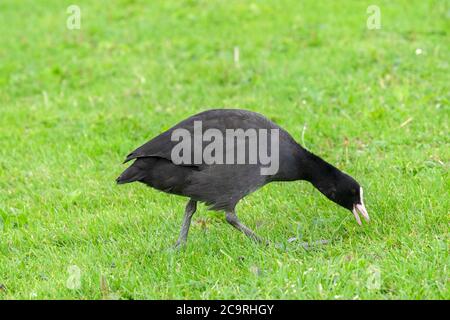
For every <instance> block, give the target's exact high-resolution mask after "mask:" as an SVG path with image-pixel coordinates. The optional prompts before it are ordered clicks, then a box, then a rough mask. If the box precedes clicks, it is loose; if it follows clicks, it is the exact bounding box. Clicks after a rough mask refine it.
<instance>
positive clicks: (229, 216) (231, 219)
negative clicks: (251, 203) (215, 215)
mask: <svg viewBox="0 0 450 320" xmlns="http://www.w3.org/2000/svg"><path fill="white" fill-rule="evenodd" d="M226 220H227V222H228V223H229V224H231V225H232V226H233V227H235V228H236V229H238V230H239V231H242V232H243V233H244V234H245V235H246V236H247V237H249V238H250V239H252V240H255V241H257V242H260V243H263V242H264V241H263V240H262V239H261V238H260V237H258V236H257V235H256V234H255V233H254V232H253V231H252V230H250V229H249V228H247V227H246V226H245V225H243V224H242V223H241V222H240V221H239V219H238V217H237V216H236V213H235V212H234V211H229V212H227V213H226Z"/></svg>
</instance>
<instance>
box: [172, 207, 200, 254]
mask: <svg viewBox="0 0 450 320" xmlns="http://www.w3.org/2000/svg"><path fill="white" fill-rule="evenodd" d="M195 210H197V201H194V200H192V199H191V200H189V202H188V203H187V205H186V209H185V210H184V218H183V225H182V226H181V231H180V235H179V237H178V241H177V243H176V244H175V247H176V248H179V247H181V246H184V245H185V244H186V241H187V236H188V232H189V227H190V226H191V219H192V216H193V215H194V213H195Z"/></svg>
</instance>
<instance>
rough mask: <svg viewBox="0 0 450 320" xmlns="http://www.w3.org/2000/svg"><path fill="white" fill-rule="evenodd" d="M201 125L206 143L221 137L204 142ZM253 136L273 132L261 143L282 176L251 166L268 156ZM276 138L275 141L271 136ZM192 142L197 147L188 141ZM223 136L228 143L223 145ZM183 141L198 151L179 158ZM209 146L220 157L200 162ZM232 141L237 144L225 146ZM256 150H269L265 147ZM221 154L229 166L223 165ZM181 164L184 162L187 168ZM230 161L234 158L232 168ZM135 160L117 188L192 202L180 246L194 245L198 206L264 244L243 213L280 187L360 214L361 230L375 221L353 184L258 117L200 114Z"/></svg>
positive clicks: (260, 164)
mask: <svg viewBox="0 0 450 320" xmlns="http://www.w3.org/2000/svg"><path fill="white" fill-rule="evenodd" d="M199 125H201V130H202V131H201V134H202V133H205V136H206V132H208V129H215V131H214V130H213V131H211V132H213V133H214V134H213V135H212V136H214V139H212V137H211V134H210V136H209V137H206V138H205V136H203V137H200V136H199V132H198V131H196V130H198V127H199ZM239 129H241V131H240V132H239ZM230 130H231V132H232V133H233V132H234V133H236V132H238V134H236V135H235V136H233V139H235V140H227V139H226V136H227V133H229V132H230ZM251 131H253V132H257V133H259V132H264V131H266V133H267V134H266V135H265V136H264V135H260V136H258V137H257V139H256V140H257V141H258V142H259V143H262V142H264V141H265V142H266V145H268V147H267V150H266V151H267V153H266V156H267V155H268V154H269V153H270V155H271V156H273V157H272V158H271V159H272V160H274V161H273V162H275V160H277V157H276V152H278V168H277V167H276V165H275V166H274V167H275V169H277V170H276V171H274V172H270V173H267V172H266V173H264V174H263V171H262V170H263V168H266V169H267V167H268V163H267V161H265V163H264V164H263V161H262V158H261V159H260V160H259V161H256V163H255V161H254V158H253V162H252V161H251V158H252V156H255V154H256V153H257V155H261V150H258V151H255V149H254V148H253V149H252V147H255V146H254V145H252V143H254V142H255V141H256V140H252V138H254V135H253V136H252V134H251ZM277 132H278V140H277V141H271V142H275V143H269V142H268V140H269V138H271V137H272V136H273V137H275V133H277ZM269 133H273V135H270V136H269ZM189 135H190V140H189V139H187V138H188V137H187V136H189ZM220 135H222V136H223V137H225V138H223V139H222V138H220V137H219V136H220ZM181 136H183V137H184V138H186V139H187V140H186V141H185V142H186V144H185V146H188V145H189V146H190V147H191V148H186V149H184V150H183V152H179V153H178V154H177V153H176V152H175V153H174V150H175V149H177V146H178V149H180V143H181V140H182V139H181V138H180V137H181ZM268 137H269V138H268ZM220 140H222V141H220ZM208 141H211V142H212V141H214V142H217V143H218V144H216V145H215V146H216V147H217V148H216V150H215V151H214V152H211V153H210V154H211V155H212V156H215V157H216V158H214V161H211V159H209V160H208V159H207V158H206V157H204V158H202V155H203V156H204V155H205V154H206V153H204V154H202V153H200V157H199V156H198V154H199V152H202V151H203V150H206V148H207V145H208ZM224 141H226V142H229V141H230V142H231V141H233V142H236V143H234V145H233V144H232V143H229V144H228V143H226V145H225V143H224ZM220 142H222V144H220ZM239 143H241V144H239ZM243 146H244V147H245V148H244V149H242V147H243ZM256 146H257V147H261V145H259V144H257V145H256ZM239 147H241V149H239ZM277 148H278V150H277ZM178 149H177V150H178ZM242 150H244V152H245V151H246V150H247V151H248V152H246V153H245V156H244V158H242V157H241V159H240V162H239V161H238V160H237V159H239V156H240V155H239V152H240V151H241V152H242ZM178 151H180V150H178ZM210 151H211V148H210ZM221 151H222V152H223V158H220V156H221V155H220V153H221ZM258 152H259V153H258ZM186 153H187V154H186ZM175 156H177V157H178V158H175ZM179 156H181V157H183V159H184V160H180V159H179ZM227 156H230V157H229V158H227V159H226V160H225V158H226V157H227ZM196 157H197V158H196ZM199 158H200V159H199ZM266 158H267V157H266ZM130 160H135V161H134V163H133V164H132V165H131V166H130V167H129V168H128V169H126V170H125V171H124V172H123V173H122V174H121V175H120V176H119V177H118V178H117V183H119V184H123V183H129V182H134V181H139V182H142V183H144V184H146V185H148V186H151V187H153V188H155V189H158V190H161V191H164V192H166V193H172V194H176V195H182V196H185V197H188V198H190V200H189V201H188V203H187V205H186V210H185V214H184V220H183V224H182V227H181V232H180V235H179V238H178V241H177V246H180V245H183V244H185V243H186V240H187V235H188V231H189V226H190V223H191V218H192V216H193V214H194V213H195V211H196V208H197V202H198V201H200V202H203V203H205V204H207V205H208V206H209V207H210V209H212V210H223V211H225V213H226V221H227V222H228V223H230V224H231V225H232V226H233V227H235V228H237V229H238V230H240V231H242V232H243V233H245V235H247V236H248V237H250V238H252V239H254V240H257V241H261V239H260V238H259V237H258V236H257V235H256V234H255V233H253V231H252V230H250V229H249V228H247V227H246V226H245V225H243V224H242V223H241V222H240V221H239V219H238V218H237V216H236V212H235V207H236V204H237V203H238V202H239V200H241V199H242V198H244V197H245V196H246V195H248V194H250V193H252V192H253V191H256V190H257V189H259V188H261V187H262V186H264V185H265V184H267V183H269V182H272V181H294V180H306V181H309V182H310V183H312V184H313V185H314V187H316V188H317V189H318V190H319V191H320V192H321V193H323V194H324V195H325V196H326V197H327V198H328V199H330V200H331V201H333V202H335V203H337V204H339V205H340V206H342V207H344V208H346V209H348V210H350V211H352V212H353V214H354V216H355V218H356V221H357V222H358V224H360V225H361V219H360V217H359V215H358V212H359V213H360V214H362V216H363V217H364V218H365V219H366V220H367V221H369V215H368V213H367V210H366V208H365V206H364V202H363V189H362V188H361V187H360V185H359V184H358V183H357V182H356V181H355V180H354V179H353V178H352V177H350V176H349V175H347V174H345V173H343V172H342V171H340V170H338V169H337V168H335V167H334V166H332V165H331V164H329V163H327V162H326V161H324V160H322V159H321V158H319V157H318V156H316V155H314V154H312V153H311V152H309V151H308V150H306V149H304V148H303V147H302V146H301V145H300V144H298V143H297V142H295V140H294V139H293V138H292V137H291V135H290V134H289V133H288V132H286V131H285V130H284V129H282V128H281V127H279V126H278V125H276V124H275V123H273V122H272V121H270V120H269V119H267V118H265V117H264V116H263V115H261V114H259V113H256V112H252V111H246V110H237V109H216V110H208V111H205V112H202V113H199V114H196V115H194V116H192V117H189V118H188V119H186V120H184V121H182V122H180V123H178V124H177V125H175V126H174V127H172V128H171V129H169V130H167V131H165V132H163V133H161V134H160V135H159V136H157V137H155V138H154V139H152V140H150V141H149V142H147V143H145V144H144V145H142V146H141V147H139V148H137V149H136V150H134V151H133V152H131V153H130V154H129V155H128V156H127V158H126V159H125V162H124V163H126V162H128V161H130ZM228 160H230V161H228ZM265 160H267V159H265Z"/></svg>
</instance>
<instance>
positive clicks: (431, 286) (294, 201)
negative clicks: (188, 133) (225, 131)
mask: <svg viewBox="0 0 450 320" xmlns="http://www.w3.org/2000/svg"><path fill="white" fill-rule="evenodd" d="M71 4H76V5H78V6H79V7H80V9H81V29H80V30H69V29H67V27H66V20H67V18H68V17H69V14H68V13H67V12H66V10H67V7H68V6H69V5H71ZM369 5H377V6H379V8H380V10H381V29H379V30H368V28H367V26H366V21H367V18H368V16H369V15H368V14H367V12H366V10H367V7H368V6H369ZM449 30H450V2H449V1H447V0H443V1H441V0H435V1H421V0H416V1H406V0H404V1H380V0H377V1H376V3H374V2H373V1H371V2H367V1H331V0H329V1H327V0H306V1H298V0H281V1H236V0H232V1H206V0H204V1H201V0H198V1H197V0H190V1H138V0H135V1H132V0H122V1H120V0H117V1H95V2H94V1H78V0H77V1H76V3H73V2H67V1H56V0H55V1H43V0H39V1H31V0H30V1H25V0H20V1H15V0H6V1H1V2H0V299H15V298H19V299H28V298H32V299H44V298H53V299H61V298H69V299H101V298H104V299H108V298H120V299H167V298H197V299H221V298H228V299H233V298H245V299H254V298H274V299H305V298H306V299H312V298H319V299H358V298H359V299H367V298H375V299H383V298H388V299H389V298H407V299H419V298H438V299H449V298H450V292H449V288H448V284H449V274H448V268H449V263H450V259H449V255H448V248H449V241H448V240H449V239H448V224H449V190H450V183H449V175H448V168H449V159H450V154H449V145H450V144H449V142H450V141H449V140H450V139H449V128H448V117H449V86H448V84H449V58H450V54H449V48H450V41H449V40H450V39H449ZM234 48H239V52H240V61H239V63H238V64H237V63H235V62H234V57H233V52H234ZM225 107H226V108H243V109H249V110H254V111H258V112H261V113H263V114H265V115H266V116H267V117H269V118H270V119H272V120H274V121H275V122H277V123H278V124H279V125H281V126H282V127H284V128H286V129H287V130H288V131H289V132H290V133H291V134H292V135H293V136H294V138H296V139H297V141H299V142H301V143H304V145H305V146H306V147H307V148H308V149H310V150H311V151H312V152H314V153H316V154H318V155H320V156H322V157H324V158H325V159H326V160H328V161H329V162H331V163H333V164H335V165H337V166H338V167H339V168H341V169H342V170H344V171H346V172H348V173H350V174H351V175H352V176H354V177H355V178H356V179H357V180H358V181H359V182H360V183H361V184H362V185H363V186H364V188H365V196H366V204H367V207H368V210H369V213H370V214H371V217H372V220H373V221H372V223H371V224H369V225H365V226H364V227H362V228H361V227H358V226H357V225H356V223H355V222H354V219H353V217H352V216H351V215H349V213H348V212H346V211H345V210H343V209H341V208H338V207H337V206H336V205H334V204H333V203H331V202H329V201H327V200H326V199H325V198H324V197H323V196H322V195H321V194H319V193H318V192H317V191H316V190H315V189H314V188H312V187H311V186H310V185H308V184H306V183H302V182H296V183H284V184H282V183H279V184H272V185H269V186H266V187H265V188H263V189H262V190H259V191H258V192H256V193H254V194H253V195H251V196H249V197H248V198H246V199H245V200H244V201H242V202H241V204H240V205H239V206H238V208H237V209H238V215H239V216H240V217H241V219H242V221H243V222H244V223H246V224H248V225H249V226H250V227H252V228H254V229H256V230H257V232H258V233H259V234H260V235H262V236H264V237H265V238H267V239H270V240H273V241H274V242H277V243H282V245H281V246H279V247H273V248H272V247H270V248H265V247H260V246H258V245H255V244H253V243H251V242H250V241H248V240H247V239H246V238H245V237H244V236H243V235H241V234H239V233H238V232H236V231H235V230H233V229H232V228H231V227H230V226H228V225H227V224H226V222H224V217H223V214H222V213H217V212H208V211H206V210H205V209H204V207H201V209H200V210H199V211H198V212H197V213H196V215H195V216H194V223H193V226H192V228H191V232H190V237H189V242H188V246H187V248H186V250H185V251H181V252H175V251H173V250H171V245H172V244H173V243H174V242H175V240H176V237H177V235H178V231H179V227H180V224H181V219H182V212H183V208H184V204H185V200H184V199H182V198H179V197H175V196H169V195H165V194H162V193H160V192H157V191H155V190H152V189H149V188H146V187H144V186H143V185H138V184H132V185H126V186H120V187H118V186H116V185H115V183H114V179H115V178H116V177H117V176H118V175H119V174H120V173H121V171H122V170H123V169H124V168H125V166H122V165H121V161H122V160H123V159H124V157H125V155H126V154H128V152H129V151H131V150H133V149H134V148H135V147H137V146H139V145H140V144H141V143H143V142H145V141H147V140H148V139H150V138H151V137H153V136H155V135H157V134H158V133H160V132H161V131H163V130H166V129H168V128H170V127H171V126H172V125H174V124H175V123H177V122H178V121H180V120H182V119H183V118H185V117H187V116H189V115H192V114H194V113H197V112H200V111H202V110H206V109H208V108H225ZM302 133H303V139H301V137H302ZM290 237H299V238H300V239H302V241H317V240H321V239H327V240H330V241H331V243H330V244H329V245H327V246H323V247H320V248H315V249H314V250H309V251H307V250H304V249H303V247H302V246H301V245H299V243H298V242H293V243H289V242H287V239H288V238H290ZM71 266H77V268H78V269H79V270H80V275H81V278H80V281H81V282H80V287H79V288H76V289H70V285H69V286H68V285H67V281H68V279H70V278H71V276H73V275H71V272H70V270H73V269H70V268H71Z"/></svg>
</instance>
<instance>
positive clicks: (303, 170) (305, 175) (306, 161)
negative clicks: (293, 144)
mask: <svg viewBox="0 0 450 320" xmlns="http://www.w3.org/2000/svg"><path fill="white" fill-rule="evenodd" d="M341 174H342V172H341V171H340V170H338V169H337V168H335V167H334V166H333V165H331V164H329V163H328V162H326V161H325V160H323V159H322V158H320V157H318V156H316V155H315V154H313V153H311V152H309V151H308V150H306V149H304V148H303V147H301V146H300V145H297V148H295V150H293V152H292V153H290V155H289V156H288V157H287V159H286V162H285V163H283V164H282V165H281V168H280V175H279V179H276V180H282V181H287V180H289V181H294V180H305V181H308V182H310V183H312V184H313V185H314V187H316V188H317V189H318V190H319V191H320V192H322V193H323V194H325V195H326V196H329V195H328V193H329V192H330V190H331V189H333V187H334V185H335V182H336V179H338V178H339V176H340V175H341Z"/></svg>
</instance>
